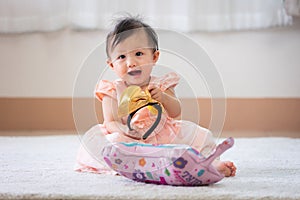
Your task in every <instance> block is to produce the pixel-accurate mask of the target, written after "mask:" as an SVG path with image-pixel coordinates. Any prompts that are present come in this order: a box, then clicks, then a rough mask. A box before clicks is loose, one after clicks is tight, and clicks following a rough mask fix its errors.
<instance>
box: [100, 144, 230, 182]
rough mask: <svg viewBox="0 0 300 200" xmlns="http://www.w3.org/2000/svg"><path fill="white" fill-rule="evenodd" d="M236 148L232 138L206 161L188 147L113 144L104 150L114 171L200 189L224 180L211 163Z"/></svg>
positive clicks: (145, 179) (145, 180)
mask: <svg viewBox="0 0 300 200" xmlns="http://www.w3.org/2000/svg"><path fill="white" fill-rule="evenodd" d="M233 144H234V140H233V138H228V139H227V140H225V141H223V143H221V144H219V145H218V146H217V148H216V149H215V151H214V152H213V153H212V154H211V155H210V156H208V157H204V156H203V155H201V153H199V152H198V151H196V150H195V149H193V148H191V147H189V146H188V145H180V144H162V145H152V144H142V143H111V144H109V145H107V146H105V147H104V148H103V151H102V156H103V158H104V160H105V162H106V163H107V164H108V166H109V167H110V168H112V169H113V170H115V171H116V172H118V173H119V174H120V175H122V176H125V177H127V178H129V179H132V180H135V181H140V182H146V183H155V184H166V185H183V186H199V185H208V184H212V183H216V182H218V181H220V180H222V179H223V178H224V175H222V174H221V173H219V172H218V171H217V170H216V169H215V168H214V167H213V166H212V164H211V163H212V162H213V161H214V160H215V159H216V158H217V157H218V156H220V155H221V154H222V153H223V152H224V151H226V150H227V149H229V148H230V147H232V145H233Z"/></svg>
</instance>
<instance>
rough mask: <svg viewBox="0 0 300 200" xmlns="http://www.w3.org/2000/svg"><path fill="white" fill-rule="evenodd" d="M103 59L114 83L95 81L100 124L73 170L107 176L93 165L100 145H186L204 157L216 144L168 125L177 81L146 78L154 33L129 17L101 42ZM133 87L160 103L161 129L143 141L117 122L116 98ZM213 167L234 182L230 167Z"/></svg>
mask: <svg viewBox="0 0 300 200" xmlns="http://www.w3.org/2000/svg"><path fill="white" fill-rule="evenodd" d="M106 53H107V57H108V58H107V64H108V66H109V67H110V68H111V69H112V70H113V71H114V72H115V73H116V75H117V76H118V77H119V79H117V80H114V81H112V82H111V81H108V80H101V81H100V82H99V83H98V85H97V86H96V89H95V94H96V97H97V98H98V99H99V100H100V101H101V102H102V109H103V117H104V122H103V124H98V125H96V126H94V127H93V128H91V129H90V130H89V131H87V132H86V133H85V135H84V137H83V146H81V148H80V150H79V153H78V156H77V163H78V165H77V167H76V170H78V171H92V172H97V173H113V172H112V171H111V170H110V169H109V168H107V167H106V166H104V165H103V164H102V163H101V162H99V161H98V160H97V156H98V155H99V153H98V152H99V151H100V150H101V145H103V140H106V141H110V142H142V143H151V144H187V145H190V146H192V147H193V148H195V149H197V150H198V151H200V152H201V153H202V154H203V155H205V156H207V155H208V154H209V153H210V152H211V150H212V149H213V148H214V147H215V146H216V144H215V142H214V139H213V136H212V133H211V132H210V131H209V130H207V129H205V128H203V127H200V126H199V125H197V124H195V123H193V122H190V121H184V120H175V119H174V118H176V117H178V116H180V114H181V106H180V102H179V100H178V98H177V97H176V94H175V87H176V85H177V84H178V82H179V76H178V75H177V74H176V73H174V72H172V73H169V74H166V75H163V76H161V77H155V76H152V75H151V72H152V69H153V67H155V64H156V62H157V61H158V59H159V56H160V51H159V49H158V37H157V35H156V32H155V31H154V30H153V29H152V28H151V27H150V26H149V25H147V24H145V23H144V22H142V21H141V20H139V19H137V18H134V17H126V18H122V19H120V20H119V21H118V23H117V24H116V26H115V27H114V29H113V30H112V31H111V32H110V33H109V34H108V36H107V39H106ZM133 85H134V86H139V87H140V88H141V90H144V91H148V92H149V93H150V95H151V98H152V99H153V100H155V101H157V102H160V104H161V105H162V107H163V110H164V112H163V113H162V119H164V123H160V125H159V126H158V127H157V128H155V130H154V131H153V133H151V135H150V136H149V137H147V139H145V140H142V139H140V138H139V137H136V136H138V135H139V133H138V132H137V130H133V129H129V128H128V126H127V124H126V121H127V117H128V116H121V117H120V116H118V106H119V101H120V97H121V95H122V93H123V91H124V90H125V89H126V88H128V87H129V86H133ZM141 116H142V117H143V115H141ZM144 121H147V119H146V120H144ZM103 136H104V138H103ZM101 140H102V143H101V142H100V141H101ZM213 165H214V166H215V167H216V169H217V170H218V171H219V172H221V173H223V174H224V175H225V176H227V177H229V176H235V173H236V167H235V165H234V164H233V163H232V162H231V161H220V160H219V159H216V160H215V161H214V162H213Z"/></svg>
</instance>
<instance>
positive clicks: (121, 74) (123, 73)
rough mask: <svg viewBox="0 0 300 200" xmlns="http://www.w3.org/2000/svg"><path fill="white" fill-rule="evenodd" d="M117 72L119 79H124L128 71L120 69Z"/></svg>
mask: <svg viewBox="0 0 300 200" xmlns="http://www.w3.org/2000/svg"><path fill="white" fill-rule="evenodd" d="M116 72H117V75H118V76H119V77H123V76H125V75H126V74H127V69H126V68H125V67H124V68H119V69H118V70H117V71H116Z"/></svg>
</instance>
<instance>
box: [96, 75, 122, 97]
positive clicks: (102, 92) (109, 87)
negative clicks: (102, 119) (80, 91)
mask: <svg viewBox="0 0 300 200" xmlns="http://www.w3.org/2000/svg"><path fill="white" fill-rule="evenodd" d="M95 95H96V97H97V99H98V100H99V101H102V100H103V97H104V96H109V97H112V98H114V99H117V93H116V87H115V85H114V84H113V83H112V82H109V81H107V80H101V81H100V82H99V83H98V84H97V85H96V88H95Z"/></svg>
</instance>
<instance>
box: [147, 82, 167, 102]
mask: <svg viewBox="0 0 300 200" xmlns="http://www.w3.org/2000/svg"><path fill="white" fill-rule="evenodd" d="M148 90H149V92H150V94H151V97H152V99H154V100H156V101H158V102H161V103H162V102H163V97H164V92H163V91H161V89H160V88H158V87H156V86H155V85H149V86H148Z"/></svg>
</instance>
